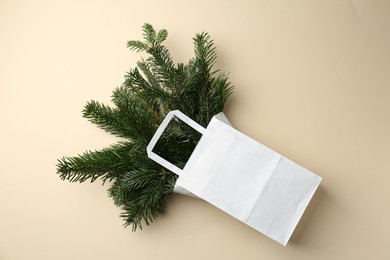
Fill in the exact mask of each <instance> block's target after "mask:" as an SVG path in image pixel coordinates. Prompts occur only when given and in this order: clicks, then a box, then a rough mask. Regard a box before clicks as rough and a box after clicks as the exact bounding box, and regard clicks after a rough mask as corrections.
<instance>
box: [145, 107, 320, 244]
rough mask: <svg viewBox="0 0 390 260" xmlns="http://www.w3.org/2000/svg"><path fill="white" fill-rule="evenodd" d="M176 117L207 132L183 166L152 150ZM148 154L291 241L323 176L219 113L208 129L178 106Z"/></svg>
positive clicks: (197, 190)
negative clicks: (226, 120)
mask: <svg viewBox="0 0 390 260" xmlns="http://www.w3.org/2000/svg"><path fill="white" fill-rule="evenodd" d="M173 117H177V118H179V119H181V120H182V121H184V122H185V123H187V124H188V125H189V126H191V127H192V128H194V129H195V130H197V131H198V132H200V133H201V134H202V137H201V139H200V140H199V142H198V144H197V146H196V147H195V149H194V151H193V153H192V155H191V156H190V158H189V160H188V162H187V163H186V165H185V167H184V168H183V169H180V168H178V167H177V166H175V165H173V164H172V163H170V162H168V161H167V160H165V159H164V158H162V157H160V156H159V155H157V154H156V153H154V152H153V147H154V146H155V145H156V143H157V141H158V139H159V138H160V136H161V134H162V133H163V131H164V129H165V128H166V126H167V125H168V123H169V121H170V120H172V118H173ZM147 152H148V156H149V158H151V159H153V160H154V161H156V162H158V163H159V164H161V165H162V166H164V167H166V168H167V169H169V170H171V171H172V172H174V173H176V174H178V175H179V178H178V179H177V185H178V186H179V187H182V188H183V189H184V190H186V191H188V192H189V193H190V194H193V195H195V196H197V197H199V198H201V199H203V200H205V201H207V202H209V203H211V204H212V205H214V206H216V207H218V208H219V209H221V210H223V211H225V212H226V213H228V214H230V215H231V216H233V217H235V218H237V219H238V220H240V221H242V222H244V223H245V224H247V225H249V226H251V227H252V228H254V229H256V230H258V231H260V232H261V233H263V234H265V235H267V236H268V237H270V238H272V239H274V240H275V241H277V242H279V243H281V244H282V245H286V244H287V242H288V240H289V238H290V236H291V234H292V232H293V231H294V229H295V227H296V225H297V224H298V221H299V219H300V218H301V216H302V214H303V212H304V211H305V209H306V207H307V205H308V203H309V201H310V199H311V198H312V196H313V194H314V192H315V190H316V189H317V187H318V185H319V184H320V182H321V177H320V176H317V175H315V174H314V173H312V172H310V171H309V170H307V169H305V168H303V167H302V166H300V165H298V164H296V163H294V162H292V161H290V160H289V159H287V158H285V157H283V156H282V155H280V154H279V153H277V152H275V151H273V150H272V149H270V148H268V147H266V146H264V145H262V144H261V143H259V142H257V141H255V140H253V139H251V138H250V137H248V136H246V135H244V134H243V133H241V132H239V131H237V130H236V129H234V128H233V127H231V126H230V125H228V124H226V123H225V122H224V121H223V120H221V115H217V116H214V117H213V118H212V120H211V121H210V123H209V125H208V126H207V128H203V127H202V126H200V125H198V124H197V123H196V122H194V121H193V120H191V119H190V118H189V117H187V116H186V115H184V114H183V113H181V112H180V111H178V110H175V111H171V112H170V113H168V115H167V116H166V118H165V119H164V121H163V122H162V123H161V125H160V127H159V128H158V130H157V131H156V133H155V135H154V136H153V138H152V140H151V141H150V143H149V145H148V147H147Z"/></svg>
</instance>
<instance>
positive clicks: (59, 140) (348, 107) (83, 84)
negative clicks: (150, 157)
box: [0, 0, 390, 260]
mask: <svg viewBox="0 0 390 260" xmlns="http://www.w3.org/2000/svg"><path fill="white" fill-rule="evenodd" d="M145 22H149V23H151V24H153V25H154V26H155V27H156V29H161V28H165V29H167V30H168V31H169V38H168V40H167V42H166V45H167V46H168V47H169V48H170V50H171V52H172V55H173V56H174V59H175V62H186V61H187V60H188V59H189V58H190V57H192V55H193V45H192V37H193V36H194V35H195V33H197V32H202V31H207V32H209V33H210V34H211V36H212V38H213V39H214V41H215V45H216V47H217V49H218V55H219V56H218V62H217V66H216V69H220V70H221V71H224V72H226V73H229V77H230V80H231V81H232V83H233V84H234V85H235V89H234V94H233V95H232V96H231V98H230V99H229V101H228V104H227V106H226V109H225V113H226V115H227V116H228V118H229V119H230V120H231V121H232V123H233V125H234V126H235V127H236V128H237V129H239V130H240V131H242V132H243V133H245V134H247V135H249V136H250V137H252V138H254V139H256V140H258V141H260V142H262V143H263V144H265V145H267V146H269V147H271V148H273V149H274V150H276V151H278V152H279V153H281V154H283V155H285V156H286V157H288V158H290V159H292V160H294V161H296V162H298V163H299V164H301V165H303V166H304V167H306V168H308V169H310V170H312V171H313V172H315V173H317V174H318V175H320V176H322V177H323V182H322V183H321V185H320V188H319V190H318V192H317V193H316V194H315V196H314V198H313V200H312V202H311V203H310V205H309V207H308V209H307V211H306V212H305V214H304V216H303V218H302V219H301V221H300V223H299V224H298V227H297V229H296V230H295V232H294V234H293V236H292V238H291V240H290V242H289V244H288V245H287V246H286V247H283V246H281V245H279V244H277V243H276V242H274V241H272V240H271V239H269V238H267V237H265V236H263V235H262V234H260V233H258V232H256V231H254V230H252V229H251V228H249V227H247V226H245V225H244V224H242V223H240V222H239V221H237V220H234V219H233V218H231V217H230V216H228V215H226V214H225V213H223V212H221V211H219V210H218V209H216V208H214V207H213V206H210V205H209V204H207V203H206V202H203V201H200V200H197V199H193V198H189V197H185V196H182V195H175V196H173V197H172V198H171V199H170V200H169V203H168V207H167V212H166V214H164V215H161V216H160V217H159V218H158V219H157V220H156V221H155V222H154V223H153V224H152V225H151V226H148V227H146V228H144V229H143V230H142V231H137V232H135V233H134V232H132V231H131V229H130V228H124V227H122V224H123V222H122V220H121V219H120V217H119V214H120V213H121V210H120V209H119V208H116V207H115V206H114V204H113V202H112V200H111V199H110V198H109V197H108V196H107V191H106V190H107V188H108V187H109V186H108V185H107V184H106V185H104V186H102V185H101V182H99V181H97V182H96V183H92V184H91V183H83V184H78V183H69V182H64V181H61V180H60V178H59V177H58V175H57V174H56V166H55V165H56V160H57V159H58V158H60V157H62V156H71V155H77V154H80V153H82V152H84V151H85V150H95V149H100V148H102V147H105V146H107V145H109V144H112V143H114V142H116V141H117V139H116V138H115V137H113V136H110V135H109V134H107V133H105V132H104V131H102V130H100V129H98V128H97V127H95V126H94V125H92V124H90V123H89V122H88V121H87V120H85V119H83V118H82V115H81V110H82V108H83V106H84V105H85V103H86V102H87V101H88V100H92V99H93V100H98V101H101V102H105V103H107V104H110V96H111V92H112V90H113V89H114V88H115V87H116V86H119V85H120V84H121V83H122V82H123V80H124V78H123V76H124V75H125V73H126V71H128V70H129V69H130V68H134V67H135V64H136V61H137V60H139V58H140V57H141V56H140V54H136V53H134V52H131V51H130V50H128V49H127V48H126V42H127V41H128V40H137V39H141V37H142V30H141V27H142V25H143V24H144V23H145ZM389 46H390V2H389V1H379V0H373V1H372V0H331V1H311V0H297V1H288V0H272V1H265V0H251V1H250V0H239V1H238V0H225V1H217V0H216V1H205V0H198V1H178V0H166V1H130V0H127V1H124V0H123V1H119V0H99V1H98V0H95V1H92V0H77V1H76V0H56V1H49V0H35V1H29V0H0V90H1V91H0V119H1V127H0V144H1V148H0V259H1V260H25V259H28V260H32V259H33V260H35V259H37V260H53V259H55V260H69V259H72V260H85V259H94V260H103V259H115V260H121V259H146V260H148V259H224V260H229V259H249V260H251V259H269V260H278V259H300V260H309V259H310V260H311V259H324V260H325V259H327V260H329V259H378V260H382V259H383V260H389V259H390V247H389V246H390V244H389V243H390V242H389V241H390V224H389V219H390V208H389V207H390V206H389V199H390V189H389V183H390V166H389V165H390V164H389V157H390V152H389V146H390V122H389V120H390V89H389V88H390V49H389Z"/></svg>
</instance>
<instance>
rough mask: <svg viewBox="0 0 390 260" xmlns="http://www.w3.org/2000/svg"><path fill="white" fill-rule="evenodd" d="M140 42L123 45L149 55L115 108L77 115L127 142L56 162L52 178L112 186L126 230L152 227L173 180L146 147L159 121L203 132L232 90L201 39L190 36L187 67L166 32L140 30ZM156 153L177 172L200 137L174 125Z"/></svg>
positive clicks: (115, 97) (96, 106) (91, 108)
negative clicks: (176, 113)
mask: <svg viewBox="0 0 390 260" xmlns="http://www.w3.org/2000/svg"><path fill="white" fill-rule="evenodd" d="M142 28H143V38H144V40H143V41H139V40H135V41H134V40H133V41H128V43H127V46H128V48H129V49H130V50H132V51H137V52H145V53H146V54H147V55H148V57H147V58H145V59H142V60H141V61H139V62H138V63H137V67H136V68H134V69H132V70H130V71H129V72H128V73H127V75H126V77H125V82H124V83H123V84H122V85H121V86H120V87H117V88H115V89H114V91H113V94H112V102H113V104H114V106H115V107H113V108H111V107H110V106H107V105H104V104H101V103H99V102H97V101H90V102H88V103H87V104H86V106H85V107H84V110H83V116H84V117H85V118H86V119H88V120H89V121H91V122H92V123H94V124H96V125H97V126H98V127H100V128H102V129H104V130H105V131H107V132H109V133H111V134H114V135H116V136H118V137H122V138H125V139H126V140H127V141H126V142H122V143H118V144H116V145H113V146H111V147H108V148H105V149H102V150H99V151H93V152H91V151H86V152H85V153H84V154H81V155H78V156H74V157H63V158H61V159H59V160H58V163H57V173H58V174H59V175H60V177H61V179H63V180H68V181H71V182H76V181H78V182H84V181H86V180H90V181H92V182H93V181H95V180H97V179H99V178H101V179H102V180H103V183H104V182H105V181H106V180H109V181H110V184H111V187H110V188H109V190H108V192H109V196H110V197H112V199H113V201H114V203H115V205H117V206H120V207H122V209H123V213H122V214H121V216H122V217H123V219H124V221H125V226H128V225H130V226H132V228H133V230H136V229H137V228H142V224H143V223H146V224H147V225H148V224H150V223H151V222H152V221H153V220H154V219H155V218H156V217H157V215H158V214H159V213H161V212H164V210H165V207H166V200H167V198H168V197H169V195H170V194H171V193H172V191H173V187H174V184H175V181H176V178H177V176H176V175H175V174H174V173H172V172H170V171H167V170H165V169H164V168H163V167H162V166H160V165H158V164H157V163H155V162H154V161H152V160H150V159H149V158H148V157H147V154H146V146H147V144H148V143H149V141H150V139H151V137H152V136H153V134H154V132H155V131H156V129H157V127H158V126H159V125H160V123H161V121H162V120H163V118H164V117H165V115H166V114H167V113H168V112H169V111H170V110H174V109H179V110H181V111H182V112H184V113H185V114H187V115H188V116H189V117H191V118H192V119H194V120H195V121H197V122H198V123H199V124H201V125H203V126H207V124H208V122H209V120H210V119H211V117H212V116H213V115H215V114H217V113H219V112H221V111H223V107H224V104H225V101H226V99H227V98H228V96H229V95H230V94H231V92H232V86H231V83H230V82H229V81H228V77H227V75H225V74H219V75H217V73H218V70H213V66H214V64H215V61H216V58H217V55H216V48H215V47H214V42H213V41H212V40H211V37H210V36H209V35H208V34H207V33H201V34H197V35H195V37H194V38H193V43H194V52H195V57H194V58H192V59H190V60H189V62H188V64H183V63H179V64H175V63H174V61H173V58H172V57H171V54H170V52H169V50H168V49H167V48H166V47H165V46H164V45H163V42H164V41H165V40H166V39H167V37H168V32H167V31H166V30H165V29H163V30H159V31H156V30H155V29H154V28H153V26H152V25H150V24H145V25H144V26H143V27H142ZM171 123H172V124H169V126H168V127H167V129H166V131H164V134H163V135H162V137H161V138H160V140H159V142H158V143H157V144H156V146H155V149H154V151H155V152H156V153H158V154H160V155H162V156H163V157H164V158H166V159H168V160H169V161H171V162H173V163H175V164H176V165H177V166H178V167H184V165H185V163H186V162H187V159H188V157H189V156H190V154H191V153H192V151H193V149H194V147H195V145H196V143H197V142H198V140H199V138H200V135H199V133H197V132H196V131H195V130H193V129H191V128H189V127H188V126H187V125H185V124H184V125H183V124H180V122H179V121H175V120H173V121H172V122H171Z"/></svg>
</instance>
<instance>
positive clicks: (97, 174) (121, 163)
mask: <svg viewBox="0 0 390 260" xmlns="http://www.w3.org/2000/svg"><path fill="white" fill-rule="evenodd" d="M132 146H133V145H132V144H131V143H118V144H116V145H113V146H111V147H109V148H104V149H102V150H100V151H86V152H84V153H83V154H82V155H78V156H74V157H63V158H61V159H59V160H58V163H57V172H58V173H59V174H60V178H61V179H62V180H68V181H70V182H84V181H86V180H90V181H91V182H94V181H95V180H97V179H98V178H101V179H102V180H103V183H104V182H105V181H106V180H109V181H110V180H112V179H114V178H116V177H118V176H119V175H121V174H123V173H124V172H126V171H128V170H130V169H131V168H132V161H133V160H134V159H136V158H134V155H135V154H136V153H133V154H132V153H131V151H134V149H132V148H133V147H132Z"/></svg>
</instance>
